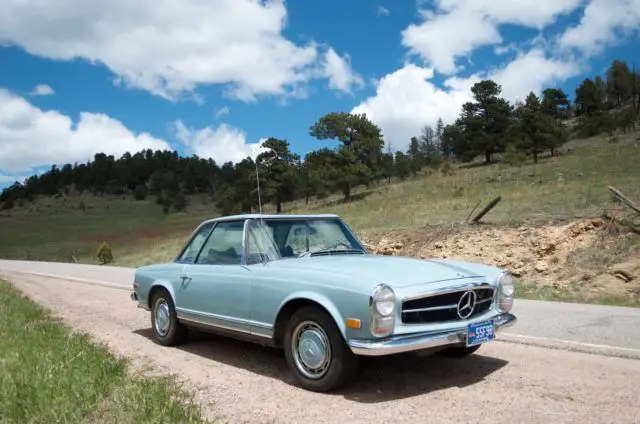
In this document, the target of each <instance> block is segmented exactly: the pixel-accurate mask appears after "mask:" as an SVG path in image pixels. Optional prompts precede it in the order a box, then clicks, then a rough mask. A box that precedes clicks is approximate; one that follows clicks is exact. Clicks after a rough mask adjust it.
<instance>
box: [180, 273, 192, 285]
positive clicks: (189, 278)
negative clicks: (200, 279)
mask: <svg viewBox="0 0 640 424" xmlns="http://www.w3.org/2000/svg"><path fill="white" fill-rule="evenodd" d="M180 279H181V280H182V285H184V284H185V283H188V282H189V281H191V277H187V276H186V275H183V276H182V277H180Z"/></svg>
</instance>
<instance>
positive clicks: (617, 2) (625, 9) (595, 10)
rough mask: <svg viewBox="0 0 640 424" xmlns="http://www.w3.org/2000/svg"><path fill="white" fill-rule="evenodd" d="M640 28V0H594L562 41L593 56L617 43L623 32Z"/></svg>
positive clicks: (566, 32) (626, 32)
mask: <svg viewBox="0 0 640 424" xmlns="http://www.w3.org/2000/svg"><path fill="white" fill-rule="evenodd" d="M639 28H640V0H591V1H590V2H589V4H588V5H587V6H586V7H585V9H584V14H583V16H582V18H581V19H580V23H579V24H578V25H576V26H573V27H570V28H568V29H567V30H566V31H565V32H564V33H563V34H562V35H561V37H560V39H559V42H560V45H561V46H562V47H565V48H576V49H579V50H581V51H582V52H584V53H585V54H587V55H589V56H590V55H595V54H597V53H600V52H601V51H602V49H603V48H604V47H606V46H607V45H609V44H613V43H615V42H616V40H617V38H618V37H619V36H620V34H619V33H620V32H621V33H622V35H623V36H624V35H629V34H630V33H631V32H633V31H638V29H639Z"/></svg>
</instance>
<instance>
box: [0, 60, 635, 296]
mask: <svg viewBox="0 0 640 424" xmlns="http://www.w3.org/2000/svg"><path fill="white" fill-rule="evenodd" d="M472 93H473V97H474V101H472V102H469V103H467V104H465V105H464V106H463V108H462V110H461V111H460V115H459V117H458V119H457V120H456V121H455V122H453V123H451V124H449V125H444V124H443V122H442V121H441V120H440V121H439V122H438V124H437V125H436V126H435V127H433V128H432V127H430V126H425V127H424V128H423V129H422V131H421V134H416V136H415V137H413V138H412V139H411V140H410V144H409V148H408V149H407V150H406V151H396V152H393V153H392V150H391V149H390V148H389V147H390V146H389V143H387V142H385V140H384V138H383V134H382V133H381V131H380V129H379V128H378V127H377V126H376V125H375V123H373V122H371V121H370V120H369V119H367V117H366V116H362V115H352V114H349V113H343V112H335V113H329V114H327V115H325V116H322V117H320V118H319V119H318V121H317V122H315V123H313V124H312V125H310V127H309V133H310V134H311V135H312V136H314V137H315V138H317V139H318V140H319V143H326V144H325V146H326V147H324V148H321V149H319V150H316V151H313V152H310V153H309V154H307V155H306V156H305V158H304V160H301V158H300V157H299V156H298V155H296V154H294V153H292V152H291V151H290V150H289V143H288V141H286V140H280V139H278V138H275V137H274V138H270V139H268V140H267V141H266V142H265V146H266V147H268V148H269V149H270V150H268V151H265V152H263V153H262V154H260V155H259V156H258V157H257V158H256V161H254V160H253V159H251V158H246V159H245V160H243V161H241V162H239V163H237V164H235V165H234V164H232V163H224V164H218V163H216V162H215V160H214V159H215V158H214V159H203V158H196V157H180V156H178V154H177V153H175V152H168V151H167V152H160V151H158V152H152V151H144V152H140V153H136V154H133V155H132V154H125V155H123V156H122V157H121V158H114V157H112V156H106V155H104V154H97V155H96V156H95V158H94V160H93V161H92V162H90V163H86V164H66V165H63V166H60V167H58V166H54V167H52V168H51V170H50V171H48V172H46V173H44V174H42V175H40V176H33V177H30V178H29V179H27V180H26V181H24V182H22V183H16V184H14V185H12V186H10V187H8V188H6V189H5V190H4V191H3V192H2V194H1V195H0V205H1V206H0V209H1V210H0V239H2V240H3V243H2V244H0V257H4V258H12V259H28V260H56V261H71V262H89V263H105V264H108V263H111V264H115V265H122V266H139V265H143V264H148V263H154V262H160V261H166V260H171V259H172V258H173V257H174V255H175V254H176V252H177V251H178V249H179V248H180V246H181V245H182V243H183V242H184V240H185V238H186V237H187V236H188V235H189V233H190V232H191V231H192V230H193V229H194V227H195V226H196V225H197V224H198V223H199V222H200V221H201V220H202V219H205V218H211V217H215V216H218V215H221V214H231V213H241V212H257V211H258V210H259V205H258V195H257V194H258V193H257V187H256V167H257V168H258V170H259V175H260V182H261V184H260V185H261V198H262V202H263V205H262V210H263V212H270V213H279V212H284V213H327V212H330V213H337V214H339V215H341V216H342V217H343V218H344V219H346V221H347V222H348V223H349V225H350V226H351V227H352V228H353V229H354V230H355V231H356V232H357V233H358V234H359V235H361V236H363V237H365V238H368V239H369V240H370V241H371V243H372V245H373V246H374V249H373V250H374V251H376V249H378V247H376V246H377V245H378V244H380V245H381V246H382V247H380V249H382V250H385V249H386V247H385V246H386V245H388V244H389V243H391V244H395V245H397V246H402V247H398V248H395V249H394V250H393V252H392V254H406V255H411V256H424V257H448V258H462V259H468V260H474V261H480V262H488V263H492V264H496V265H498V266H504V267H505V268H507V269H510V270H513V271H514V272H517V273H519V274H520V276H521V278H522V279H523V281H526V282H527V283H526V284H527V287H528V288H527V289H526V290H522V291H521V292H520V294H521V295H523V296H542V294H544V295H545V296H556V297H558V296H561V297H562V298H563V299H566V298H574V299H581V300H585V301H589V302H599V301H601V300H602V301H605V299H614V300H606V301H607V302H614V303H616V302H617V303H625V304H629V303H631V304H633V303H634V302H636V301H637V299H640V264H638V266H637V268H636V264H635V262H633V261H632V259H633V257H634V256H636V255H638V254H640V250H638V248H637V242H636V240H637V238H639V237H640V236H637V235H635V234H633V233H631V232H630V229H629V228H631V227H634V226H635V228H640V219H639V218H638V216H637V215H638V214H635V213H634V212H632V211H631V210H630V209H629V208H628V207H626V206H625V205H624V204H622V203H620V202H619V200H618V199H615V198H613V197H612V194H611V191H610V190H609V189H608V187H609V186H613V187H615V188H616V189H618V190H620V191H622V192H623V193H624V194H625V195H627V196H628V197H629V198H631V199H634V200H635V201H636V202H640V133H639V132H638V131H637V130H636V126H637V125H638V118H639V116H640V114H639V111H640V96H639V95H638V93H640V75H639V74H638V72H637V71H635V69H630V67H629V66H628V65H627V64H626V63H624V62H621V61H617V60H616V61H613V63H612V64H611V66H610V68H609V69H608V70H607V72H606V74H605V75H604V76H603V77H601V76H597V77H595V78H586V79H585V80H584V81H582V82H581V83H580V84H579V85H578V87H576V90H575V93H574V96H572V97H573V98H572V99H571V98H570V96H569V95H568V94H567V93H564V92H563V91H562V90H558V89H551V88H550V89H546V90H544V91H543V92H542V93H540V95H537V94H535V93H530V94H529V96H528V97H527V98H526V100H525V101H524V102H522V103H517V104H511V103H509V102H507V101H506V100H505V99H504V98H502V97H501V87H500V86H499V85H497V84H496V83H495V82H493V81H491V80H485V81H480V82H478V83H477V84H476V85H474V86H473V88H472ZM498 196H500V198H501V201H500V202H499V203H498V204H497V206H496V207H495V208H494V209H492V210H491V211H490V212H489V213H488V214H487V215H486V216H485V217H484V218H483V219H482V222H481V223H480V225H469V224H468V219H469V217H470V216H471V213H472V211H473V210H474V208H475V207H476V206H478V205H479V204H480V206H479V208H478V209H477V210H476V213H477V211H478V210H479V209H480V208H482V206H484V205H486V204H487V203H488V202H489V201H491V200H492V199H494V198H496V197H498ZM603 216H606V217H607V218H603ZM612 216H613V219H612ZM595 219H597V220H600V221H599V223H598V224H597V225H596V224H594V225H591V226H590V227H589V229H587V230H584V234H583V233H580V234H581V235H579V236H575V235H572V234H573V233H572V231H574V229H573V227H566V228H565V227H564V226H566V225H573V223H576V225H578V226H582V224H584V223H589V222H590V221H591V220H595ZM629 223H631V225H629ZM520 227H526V228H525V231H523V232H522V233H520V232H518V231H515V230H516V229H518V228H520ZM580 228H582V227H580ZM580 231H582V230H580ZM514 232H515V233H514ZM416 234H418V235H419V236H416ZM567 234H568V235H567ZM630 235H631V236H630ZM634 237H635V238H634ZM542 245H553V246H554V248H553V249H550V250H548V251H545V252H543V253H540V252H541V251H540V249H542V248H541V247H540V246H542ZM613 245H615V246H618V245H620V246H626V247H625V248H621V249H620V250H615V248H613V247H611V246H613ZM436 246H439V247H436ZM460 246H462V247H460ZM611 249H614V250H611ZM543 250H544V249H543ZM583 251H584V252H591V253H589V254H588V255H587V254H584V255H583V254H581V253H580V252H583ZM612 251H616V252H618V253H617V254H616V255H613V256H611V255H610V252H612ZM510 252H520V253H519V254H516V255H514V254H512V253H510ZM509 254H511V256H508V255H509ZM604 258H606V259H604ZM629 261H631V262H629ZM619 263H623V264H624V265H625V266H626V268H625V270H624V272H623V273H619V272H618V273H617V274H616V272H617V271H615V270H613V269H612V267H613V266H614V265H617V264H619ZM625 272H626V273H627V274H629V275H628V276H627V277H624V273H625ZM607 275H608V277H606V276H607ZM609 277H611V278H614V279H615V280H611V278H609ZM537 288H539V289H540V290H537ZM534 289H535V290H534ZM615 299H618V300H615Z"/></svg>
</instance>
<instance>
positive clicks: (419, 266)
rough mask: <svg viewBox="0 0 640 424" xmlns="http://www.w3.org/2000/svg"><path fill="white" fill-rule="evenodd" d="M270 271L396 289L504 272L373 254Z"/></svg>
mask: <svg viewBox="0 0 640 424" xmlns="http://www.w3.org/2000/svg"><path fill="white" fill-rule="evenodd" d="M269 267H274V268H280V269H283V270H290V271H292V272H296V271H303V272H304V273H305V275H308V274H310V273H311V274H315V273H319V274H335V275H336V276H341V277H347V278H350V279H351V278H353V279H355V280H365V281H368V282H370V283H372V284H377V283H385V284H388V285H389V286H391V287H393V288H403V287H409V286H412V285H418V284H425V283H435V282H441V281H448V280H459V279H465V278H478V277H483V278H484V277H487V276H490V275H495V274H497V273H499V272H500V270H498V269H497V268H495V267H491V266H487V265H482V264H476V263H472V262H463V261H454V260H445V259H418V258H408V257H403V256H382V255H372V254H366V255H361V254H356V255H331V256H316V257H303V258H299V259H281V260H278V261H274V262H270V263H269ZM496 271H497V272H496Z"/></svg>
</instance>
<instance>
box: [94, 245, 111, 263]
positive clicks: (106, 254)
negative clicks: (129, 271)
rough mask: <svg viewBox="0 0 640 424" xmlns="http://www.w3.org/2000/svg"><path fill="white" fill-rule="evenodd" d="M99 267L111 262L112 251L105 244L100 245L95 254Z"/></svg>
mask: <svg viewBox="0 0 640 424" xmlns="http://www.w3.org/2000/svg"><path fill="white" fill-rule="evenodd" d="M96 257H97V258H98V262H99V263H100V265H107V264H110V263H112V262H113V251H112V250H111V246H109V245H108V244H107V243H102V244H101V245H100V247H99V248H98V253H96Z"/></svg>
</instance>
